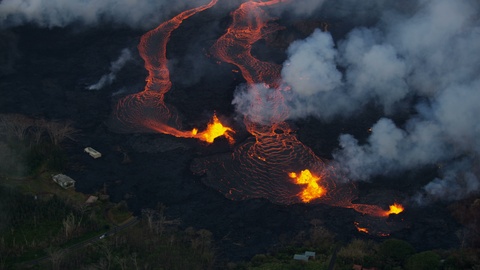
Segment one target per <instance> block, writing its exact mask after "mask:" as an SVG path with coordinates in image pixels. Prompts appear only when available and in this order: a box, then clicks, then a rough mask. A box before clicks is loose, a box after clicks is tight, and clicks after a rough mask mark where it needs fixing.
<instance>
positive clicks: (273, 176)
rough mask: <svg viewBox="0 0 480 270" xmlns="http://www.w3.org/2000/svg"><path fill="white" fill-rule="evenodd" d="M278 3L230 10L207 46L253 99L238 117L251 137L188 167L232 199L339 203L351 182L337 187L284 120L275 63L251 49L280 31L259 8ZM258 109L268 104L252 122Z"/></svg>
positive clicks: (346, 198)
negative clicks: (221, 30)
mask: <svg viewBox="0 0 480 270" xmlns="http://www.w3.org/2000/svg"><path fill="white" fill-rule="evenodd" d="M280 2H282V1H278V0H272V1H266V2H254V1H248V2H245V3H243V4H241V5H240V6H239V7H238V9H236V10H235V11H233V12H232V14H231V16H232V23H231V25H230V26H229V28H228V29H227V31H226V33H225V34H224V35H222V36H221V37H220V38H219V39H218V40H217V41H216V42H215V44H214V45H213V46H212V48H211V52H212V54H213V55H214V56H215V57H217V58H219V59H220V60H222V61H224V62H226V63H229V64H233V65H235V66H237V68H238V69H239V70H240V71H241V74H242V76H243V77H244V79H245V81H246V83H247V85H248V91H249V94H250V95H252V96H253V97H254V98H253V102H252V103H251V104H249V106H250V108H249V109H250V111H252V112H254V113H253V115H245V116H244V124H245V126H246V128H247V130H248V131H249V132H250V134H252V135H253V136H254V138H250V139H247V140H246V141H245V142H244V143H243V144H241V145H239V146H237V147H236V148H235V150H234V152H233V153H232V154H223V155H216V156H213V157H207V158H198V159H196V160H195V161H194V162H193V163H192V166H191V169H192V171H193V172H195V173H198V174H206V176H205V177H204V178H203V181H204V183H205V184H207V185H209V186H211V187H213V188H215V189H217V190H219V191H220V192H221V193H223V194H225V196H226V197H227V198H230V199H232V200H244V199H250V198H267V199H269V200H270V201H272V202H274V203H279V204H292V203H306V202H322V203H326V204H330V205H335V206H345V205H347V204H350V202H351V200H353V199H354V197H355V196H354V186H353V184H351V183H347V184H342V185H338V186H337V184H336V182H335V181H334V179H335V177H334V176H333V175H331V173H330V170H328V169H327V168H326V166H325V164H324V163H323V162H322V160H321V159H320V158H318V157H317V156H316V155H315V154H314V153H313V151H312V150H311V149H310V148H308V147H307V146H305V145H304V144H302V143H301V142H300V141H299V140H298V139H297V137H296V135H295V133H294V132H293V130H292V128H291V127H290V126H289V125H288V124H287V123H286V122H285V121H284V120H285V119H286V118H287V117H288V113H289V112H288V110H287V109H286V106H285V100H284V95H283V92H284V91H288V88H285V89H283V88H282V87H281V80H280V72H281V66H280V65H277V64H274V63H269V62H263V61H260V60H259V59H257V58H255V57H253V56H252V53H251V49H252V45H253V44H254V43H255V42H257V41H259V40H260V39H262V38H264V37H265V35H267V34H269V33H273V32H275V31H278V30H280V29H282V27H281V26H279V25H277V24H275V23H273V22H272V21H273V18H271V17H269V16H268V14H267V13H266V12H265V11H264V10H263V9H262V8H264V7H268V6H271V5H274V4H278V3H280ZM265 92H268V94H267V95H266V93H265ZM265 96H267V98H264V97H265ZM264 107H268V108H269V114H268V116H269V118H267V119H262V120H264V121H260V122H259V121H255V120H256V119H254V117H255V116H256V115H257V113H256V112H261V111H262V108H264ZM292 172H298V176H296V177H293V174H291V173H292ZM293 178H295V179H293ZM320 179H321V180H320ZM319 181H321V184H319V183H318V182H319Z"/></svg>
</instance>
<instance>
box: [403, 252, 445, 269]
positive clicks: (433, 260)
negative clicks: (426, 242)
mask: <svg viewBox="0 0 480 270" xmlns="http://www.w3.org/2000/svg"><path fill="white" fill-rule="evenodd" d="M440 259H441V258H440V256H439V255H438V254H437V253H435V252H433V251H425V252H420V253H417V254H414V255H412V256H411V257H410V258H408V260H407V264H406V267H405V269H406V270H437V269H439V268H440Z"/></svg>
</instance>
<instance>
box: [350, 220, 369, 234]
mask: <svg viewBox="0 0 480 270" xmlns="http://www.w3.org/2000/svg"><path fill="white" fill-rule="evenodd" d="M353 224H354V225H355V228H357V231H359V232H362V233H368V228H364V227H360V224H359V223H358V222H354V223H353Z"/></svg>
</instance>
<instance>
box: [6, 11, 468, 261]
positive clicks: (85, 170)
mask: <svg viewBox="0 0 480 270" xmlns="http://www.w3.org/2000/svg"><path fill="white" fill-rule="evenodd" d="M205 14H207V15H205ZM205 14H201V16H200V15H195V16H194V17H192V18H191V19H190V20H187V21H185V23H184V24H183V25H182V26H181V27H180V28H179V29H178V30H177V31H175V32H174V33H173V34H172V37H171V41H170V43H169V44H168V46H167V57H168V58H169V59H170V65H171V76H172V78H171V79H172V83H173V87H172V89H171V90H170V92H169V93H168V94H167V96H166V101H167V103H169V104H171V105H173V106H175V107H176V110H177V111H178V112H179V115H180V117H181V119H182V123H183V126H184V129H185V130H190V129H192V128H193V127H198V126H200V127H201V126H204V125H205V124H206V123H207V122H208V121H209V119H210V116H211V115H212V114H213V112H214V111H215V112H216V113H217V115H219V116H220V117H222V118H224V119H227V121H228V122H229V123H230V126H232V127H233V128H234V129H235V130H236V135H235V138H236V145H238V144H241V143H242V142H244V141H245V140H247V139H248V138H249V137H250V135H249V134H248V132H247V131H245V127H244V126H243V124H242V123H241V118H240V117H238V116H237V115H236V114H235V111H234V108H233V106H232V105H231V102H232V99H233V92H234V90H235V87H236V86H237V85H238V84H240V83H242V82H243V78H242V77H241V75H240V74H238V73H237V72H233V71H232V69H234V70H236V68H235V67H233V66H231V65H229V64H226V63H220V64H219V63H217V61H216V59H214V58H213V57H211V55H210V53H209V52H208V48H209V47H210V46H211V45H212V44H213V42H214V41H215V39H216V38H218V37H219V36H220V35H222V34H223V31H224V27H225V26H226V25H228V24H229V23H230V19H229V18H228V16H227V14H224V16H223V17H214V15H213V12H209V11H206V12H205ZM325 21H327V22H328V23H329V25H330V28H329V31H331V32H332V35H333V36H334V37H335V38H340V37H342V36H343V35H344V34H345V33H346V32H348V30H349V29H350V28H351V25H349V24H348V23H347V22H343V21H342V20H338V21H328V18H315V19H310V20H309V21H299V20H293V19H288V18H286V19H281V20H280V21H279V23H280V24H281V25H285V26H286V27H285V29H283V30H281V31H279V32H277V33H275V34H273V35H272V36H271V37H270V39H268V40H267V41H262V42H260V43H259V44H257V45H256V46H254V48H253V53H254V54H255V56H256V57H258V58H261V59H262V60H265V61H266V60H268V61H274V62H278V63H280V64H281V63H282V62H283V61H284V60H285V59H286V57H287V56H286V54H285V50H286V48H287V47H288V44H289V43H291V42H292V41H293V40H296V39H301V38H305V37H306V36H308V35H309V34H310V33H311V32H312V31H313V29H314V28H315V27H317V26H321V25H322V23H323V22H325ZM369 23H370V22H366V24H367V25H368V24H369ZM312 25H313V26H312ZM199 26H200V27H199ZM202 30H205V31H202ZM144 32H145V31H144V30H131V29H128V28H122V27H119V26H109V25H103V26H99V27H96V28H86V27H83V26H75V25H72V26H69V27H65V28H51V29H45V28H38V27H37V26H34V25H25V26H17V27H12V28H9V29H4V30H0V39H1V41H0V92H1V96H2V97H1V98H0V113H2V114H11V113H18V114H24V115H26V116H29V117H32V118H45V119H49V120H63V121H65V120H69V121H72V122H73V126H74V127H75V128H77V129H78V130H79V134H78V135H77V136H76V137H75V140H73V141H66V142H65V143H64V148H65V149H66V152H67V155H68V166H67V170H66V171H65V172H64V173H65V174H68V175H69V176H71V177H72V178H74V179H75V180H76V181H77V183H76V190H77V191H81V192H84V193H93V192H95V191H99V190H102V189H103V188H104V187H106V189H107V193H108V194H109V195H110V197H111V200H112V201H115V202H118V201H122V200H125V201H126V202H127V205H128V206H129V207H130V208H131V209H132V210H133V211H134V212H135V213H136V214H140V212H141V209H144V208H154V207H155V206H156V205H157V204H160V203H161V204H164V205H165V206H166V215H167V217H168V218H169V219H179V220H180V221H181V225H180V226H181V227H184V228H187V227H190V226H192V227H195V228H204V229H207V230H209V231H211V232H212V233H213V236H214V239H215V246H216V247H217V248H218V254H219V256H221V257H222V258H225V259H228V260H243V259H249V258H251V257H252V256H253V255H255V254H257V253H262V252H265V251H267V250H270V249H274V248H275V247H276V246H278V245H279V243H280V242H281V241H282V239H289V238H293V237H294V236H295V235H297V234H298V233H300V232H301V231H306V230H308V229H309V228H310V226H311V221H312V220H314V219H318V220H321V221H322V222H323V225H324V226H325V227H326V228H328V229H329V230H331V231H332V232H334V233H335V235H336V239H338V240H341V241H345V242H348V241H349V240H350V239H352V238H362V237H363V238H368V239H370V238H372V239H382V237H378V236H375V235H366V234H363V233H361V232H358V231H357V230H356V228H355V226H354V222H355V221H357V220H361V221H363V223H362V224H367V225H368V223H371V222H373V223H374V222H375V221H372V220H370V219H368V217H364V216H362V214H360V213H358V212H355V211H354V210H353V209H345V208H340V207H333V206H329V205H323V204H302V203H298V204H293V205H277V204H273V203H271V202H270V201H268V200H266V199H262V198H260V199H250V200H245V201H232V200H229V199H226V198H225V197H224V196H223V194H221V193H220V192H218V191H216V190H214V189H212V188H210V187H209V186H206V185H205V184H204V183H203V182H202V177H204V176H203V175H195V174H194V173H193V172H192V171H191V169H190V168H191V165H192V162H193V161H194V160H195V159H197V158H206V157H210V156H215V155H222V154H229V153H231V152H232V148H233V147H235V145H233V146H231V145H229V144H228V142H227V140H225V139H224V138H219V139H217V140H216V141H215V142H214V143H213V144H206V143H203V142H200V141H197V140H195V139H183V138H176V137H173V136H169V135H164V134H156V133H128V134H127V133H115V132H114V131H112V129H111V128H110V126H109V120H110V117H111V113H112V110H113V109H114V106H115V103H116V101H117V100H118V98H119V97H121V96H123V95H125V94H127V93H135V92H138V91H140V90H142V89H143V86H144V79H145V77H146V71H145V69H144V67H143V61H142V59H141V58H140V56H139V55H138V52H137V49H136V46H137V44H138V42H139V39H140V37H141V35H142V34H144ZM205 33H206V34H205ZM124 48H128V49H130V51H131V53H132V59H131V60H129V61H128V62H127V63H126V65H125V66H124V67H123V68H122V69H121V70H120V71H119V72H118V74H117V75H116V79H115V80H114V81H113V83H112V84H111V85H108V86H105V87H104V88H103V89H100V90H87V89H86V87H87V86H88V85H91V84H94V83H96V82H97V81H98V79H100V77H101V76H102V75H104V74H106V73H108V72H109V67H110V63H111V62H112V61H114V60H115V59H116V58H117V57H118V55H119V54H120V52H121V50H122V49H124ZM366 107H367V109H365V110H363V112H361V113H358V114H356V115H355V116H353V117H351V118H348V119H343V120H338V121H333V122H331V123H325V122H323V121H321V120H318V119H315V118H312V117H310V118H306V119H302V120H296V121H291V124H292V126H294V127H295V128H296V133H297V135H298V138H299V140H300V141H301V142H303V143H304V144H305V145H307V146H308V147H310V148H311V149H312V150H313V151H314V152H315V154H317V155H318V156H319V157H320V158H322V159H325V160H329V159H331V158H332V156H331V153H332V152H333V150H334V149H336V148H338V137H339V135H340V134H342V133H345V132H347V133H350V134H353V135H354V136H355V137H356V138H360V139H361V140H365V139H366V137H367V136H368V129H369V128H370V127H371V125H372V124H373V123H375V122H376V121H377V120H378V119H379V118H380V117H381V116H382V110H381V109H379V108H378V107H377V106H376V105H375V104H368V105H367V106H366ZM406 114H407V112H405V113H404V114H401V113H400V114H398V115H397V116H396V118H397V119H395V120H397V121H398V122H402V121H405V119H404V118H405V115H406ZM87 146H91V147H93V148H95V149H97V150H98V151H100V152H101V153H102V155H103V156H102V157H101V158H100V159H92V158H91V157H90V156H88V155H87V154H86V153H84V152H83V149H84V148H85V147H87ZM435 176H436V168H433V167H432V168H430V167H426V168H421V169H416V170H411V171H408V172H406V173H399V174H397V175H395V176H389V177H386V176H379V177H377V178H378V179H375V181H372V182H362V183H358V184H357V188H358V199H357V200H356V201H355V202H356V203H365V204H376V205H379V206H381V207H382V208H384V209H388V204H389V203H391V202H392V200H393V199H394V200H398V201H399V202H404V201H406V204H405V207H406V209H405V211H404V212H403V213H401V214H399V215H398V216H395V217H393V216H392V217H390V218H389V220H388V221H392V222H396V223H398V224H400V225H398V227H396V228H394V229H393V230H392V232H391V234H390V236H391V237H395V238H399V239H403V240H406V241H409V242H410V243H412V245H414V246H415V247H416V248H417V249H418V250H425V249H433V248H450V247H455V246H457V244H458V239H457V237H456V236H455V231H456V230H457V229H458V228H459V225H458V224H457V223H456V222H455V221H454V219H453V218H452V217H451V215H450V213H449V211H448V210H447V208H446V207H445V206H446V204H444V203H435V204H431V205H428V206H421V207H420V206H415V205H413V204H411V205H410V204H408V201H407V199H408V198H410V197H411V196H412V195H413V194H414V193H415V192H416V191H417V190H418V189H420V188H421V187H422V186H424V185H425V184H426V183H428V182H429V181H430V180H431V179H432V178H434V177H435ZM382 222H385V221H382ZM374 226H375V225H374ZM387 226H388V225H387Z"/></svg>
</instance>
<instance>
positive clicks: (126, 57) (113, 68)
mask: <svg viewBox="0 0 480 270" xmlns="http://www.w3.org/2000/svg"><path fill="white" fill-rule="evenodd" d="M131 59H132V53H131V52H130V50H129V49H123V50H122V52H121V54H120V56H119V57H118V59H117V60H115V61H113V62H112V63H110V73H108V74H105V75H103V76H102V77H101V78H100V80H99V81H98V82H97V83H95V84H92V85H89V86H87V89H88V90H100V89H102V88H103V87H104V86H106V85H110V84H111V83H112V82H113V81H114V80H115V78H116V77H117V73H118V72H119V71H120V70H121V69H122V68H123V66H125V64H126V63H127V62H128V61H130V60H131Z"/></svg>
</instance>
